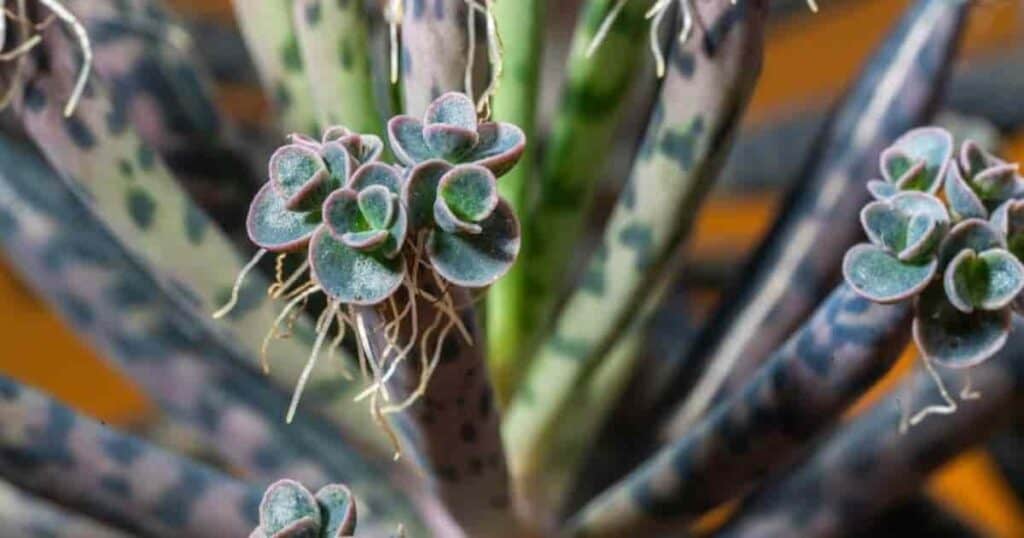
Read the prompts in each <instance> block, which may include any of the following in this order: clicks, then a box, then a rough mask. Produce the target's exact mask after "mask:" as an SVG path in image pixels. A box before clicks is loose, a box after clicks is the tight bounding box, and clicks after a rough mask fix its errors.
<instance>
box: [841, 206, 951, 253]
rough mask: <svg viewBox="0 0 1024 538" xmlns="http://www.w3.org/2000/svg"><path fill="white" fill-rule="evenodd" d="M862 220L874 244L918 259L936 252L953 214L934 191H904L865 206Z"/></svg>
mask: <svg viewBox="0 0 1024 538" xmlns="http://www.w3.org/2000/svg"><path fill="white" fill-rule="evenodd" d="M861 223H862V224H863V226H864V230H865V232H866V233H867V235H868V238H869V239H870V240H871V242H872V243H874V244H876V245H878V246H880V247H883V248H885V249H886V250H887V251H889V252H891V253H894V254H897V257H898V258H899V259H900V260H901V261H914V260H919V259H921V258H923V257H925V256H927V255H928V254H930V253H932V252H933V251H934V248H935V245H937V244H938V242H939V240H940V239H941V238H942V235H943V234H945V233H946V230H947V228H948V226H949V214H948V213H947V212H946V208H945V206H943V205H942V202H941V201H940V200H939V199H938V198H935V197H934V196H932V195H930V194H925V193H922V192H901V193H899V194H897V195H896V196H893V197H892V198H890V199H888V200H879V201H875V202H871V203H869V204H868V205H866V206H864V209H863V210H862V211H861Z"/></svg>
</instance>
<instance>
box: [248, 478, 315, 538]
mask: <svg viewBox="0 0 1024 538" xmlns="http://www.w3.org/2000/svg"><path fill="white" fill-rule="evenodd" d="M301 522H306V523H304V524H303V525H304V526H303V525H299V524H300V523H301ZM309 523H312V529H313V530H314V532H315V531H316V530H318V529H319V528H320V506H319V505H318V504H317V502H316V498H315V497H313V494H312V493H310V492H309V490H307V489H306V488H305V487H303V486H302V484H299V483H298V482H296V481H294V480H289V479H285V480H278V481H277V482H274V483H273V484H271V485H270V487H268V488H267V491H266V493H264V494H263V500H262V501H261V502H260V530H262V531H263V533H264V534H266V535H267V536H269V537H277V536H304V534H295V533H294V532H292V533H290V534H288V533H286V534H279V533H281V532H282V531H286V529H295V530H298V529H303V528H308V524H309ZM311 536H315V534H312V535H311Z"/></svg>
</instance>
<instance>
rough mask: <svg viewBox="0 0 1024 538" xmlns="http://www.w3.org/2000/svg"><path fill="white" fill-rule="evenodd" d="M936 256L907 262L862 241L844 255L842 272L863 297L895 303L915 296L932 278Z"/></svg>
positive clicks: (935, 266) (935, 265)
mask: <svg viewBox="0 0 1024 538" xmlns="http://www.w3.org/2000/svg"><path fill="white" fill-rule="evenodd" d="M936 268H937V263H936V260H934V259H932V260H930V261H928V262H922V263H917V264H913V263H907V262H902V261H900V260H899V259H897V258H896V257H895V256H893V255H892V254H889V253H888V252H886V251H885V250H884V249H882V248H880V247H877V246H875V245H870V244H867V243H863V244H860V245H856V246H854V247H853V248H851V249H850V250H849V251H848V252H847V253H846V256H845V257H844V258H843V276H844V277H845V278H846V281H847V282H848V283H849V284H850V286H851V287H852V288H853V289H854V290H855V291H856V292H857V293H858V294H860V295H862V296H863V297H865V298H867V299H870V300H872V301H875V302H879V303H895V302H898V301H902V300H904V299H907V298H909V297H912V296H914V295H915V294H917V293H919V292H920V291H921V290H923V289H924V288H925V286H927V285H928V283H929V282H931V280H932V277H934V276H935V271H936Z"/></svg>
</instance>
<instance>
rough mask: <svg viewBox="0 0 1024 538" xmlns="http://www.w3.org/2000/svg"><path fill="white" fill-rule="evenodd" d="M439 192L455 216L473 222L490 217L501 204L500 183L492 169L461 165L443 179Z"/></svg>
mask: <svg viewBox="0 0 1024 538" xmlns="http://www.w3.org/2000/svg"><path fill="white" fill-rule="evenodd" d="M437 192H438V194H439V195H440V197H441V198H442V199H443V200H444V202H445V204H447V205H448V207H449V208H450V209H451V211H452V213H454V214H455V216H457V217H459V218H460V219H463V220H468V221H471V222H479V221H481V220H484V219H486V218H487V217H488V216H490V214H491V213H492V212H494V208H495V207H497V205H498V185H497V181H496V180H495V177H494V174H493V173H491V171H490V170H488V169H486V168H484V167H482V166H475V165H465V166H458V167H456V168H455V169H453V170H451V171H450V172H448V173H447V174H445V175H444V177H442V178H441V183H440V184H439V185H438V191H437Z"/></svg>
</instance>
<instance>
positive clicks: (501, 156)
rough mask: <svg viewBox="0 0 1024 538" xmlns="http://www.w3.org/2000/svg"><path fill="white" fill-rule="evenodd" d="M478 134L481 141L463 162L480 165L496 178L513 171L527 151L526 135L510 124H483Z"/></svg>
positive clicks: (478, 128)
mask: <svg viewBox="0 0 1024 538" xmlns="http://www.w3.org/2000/svg"><path fill="white" fill-rule="evenodd" d="M477 133H478V134H479V135H480V141H479V142H477V145H476V147H475V148H473V151H471V152H470V153H469V154H468V155H466V156H465V157H463V160H464V161H465V162H471V163H474V164H479V165H480V166H483V167H485V168H487V169H489V170H490V171H491V172H494V175H495V176H498V177H501V176H502V175H504V174H505V172H508V171H509V170H511V169H512V167H513V166H515V165H516V163H517V162H519V159H520V158H521V157H522V156H523V152H524V151H526V134H524V133H523V130H522V129H520V128H519V127H517V126H515V125H512V124H510V123H492V122H486V123H481V124H480V126H479V127H477Z"/></svg>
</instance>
